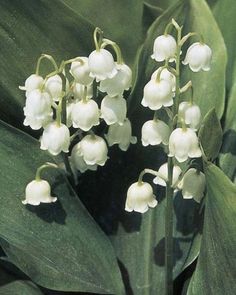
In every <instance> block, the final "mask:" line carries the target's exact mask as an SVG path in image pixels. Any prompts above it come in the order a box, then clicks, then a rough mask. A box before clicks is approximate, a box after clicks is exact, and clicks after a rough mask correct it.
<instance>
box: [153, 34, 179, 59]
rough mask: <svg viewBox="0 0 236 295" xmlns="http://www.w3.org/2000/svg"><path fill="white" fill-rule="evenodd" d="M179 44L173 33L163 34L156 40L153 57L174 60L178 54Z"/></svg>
mask: <svg viewBox="0 0 236 295" xmlns="http://www.w3.org/2000/svg"><path fill="white" fill-rule="evenodd" d="M176 49H177V44H176V41H175V38H174V37H172V36H171V35H161V36H159V37H157V38H156V39H155V41H154V46H153V54H152V55H151V58H152V59H155V60H156V61H163V60H167V59H170V61H173V59H174V57H175V54H176Z"/></svg>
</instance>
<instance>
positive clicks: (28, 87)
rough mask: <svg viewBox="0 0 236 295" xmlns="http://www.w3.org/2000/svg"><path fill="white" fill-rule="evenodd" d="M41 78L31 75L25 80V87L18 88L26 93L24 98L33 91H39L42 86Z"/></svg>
mask: <svg viewBox="0 0 236 295" xmlns="http://www.w3.org/2000/svg"><path fill="white" fill-rule="evenodd" d="M43 81H44V80H43V77H41V76H39V75H36V74H32V75H30V76H29V77H28V78H27V79H26V80H25V86H23V87H22V86H20V87H19V88H20V89H21V90H25V91H26V96H28V94H29V93H30V92H31V91H33V90H35V89H41V87H42V85H43Z"/></svg>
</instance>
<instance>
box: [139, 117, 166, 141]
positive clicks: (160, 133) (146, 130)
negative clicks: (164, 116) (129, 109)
mask: <svg viewBox="0 0 236 295" xmlns="http://www.w3.org/2000/svg"><path fill="white" fill-rule="evenodd" d="M169 136H170V128H169V126H168V125H167V124H166V123H164V122H163V121H161V120H149V121H147V122H145V123H144V124H143V127H142V144H143V146H147V145H149V144H150V145H158V144H160V143H163V144H168V142H169Z"/></svg>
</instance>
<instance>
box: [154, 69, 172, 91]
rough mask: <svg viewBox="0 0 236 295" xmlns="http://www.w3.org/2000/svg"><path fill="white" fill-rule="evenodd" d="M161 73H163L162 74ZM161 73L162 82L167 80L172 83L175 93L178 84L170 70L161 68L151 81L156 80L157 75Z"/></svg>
mask: <svg viewBox="0 0 236 295" xmlns="http://www.w3.org/2000/svg"><path fill="white" fill-rule="evenodd" d="M160 71H161V73H160ZM159 73H160V80H167V81H168V82H170V84H171V87H172V91H173V92H174V91H175V84H176V77H175V75H174V74H172V73H171V72H170V71H168V69H166V68H164V69H162V68H159V69H157V70H156V71H155V72H154V73H153V74H152V76H151V79H154V80H156V79H157V75H159Z"/></svg>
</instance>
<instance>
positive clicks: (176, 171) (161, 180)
mask: <svg viewBox="0 0 236 295" xmlns="http://www.w3.org/2000/svg"><path fill="white" fill-rule="evenodd" d="M181 173H182V170H181V168H180V167H179V166H177V165H174V167H173V172H172V187H176V185H177V183H178V180H179V176H180V174H181ZM158 174H159V176H156V177H155V178H154V179H153V182H154V183H155V184H159V185H161V186H166V181H167V180H168V163H164V164H163V165H161V167H160V168H159V170H158Z"/></svg>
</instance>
